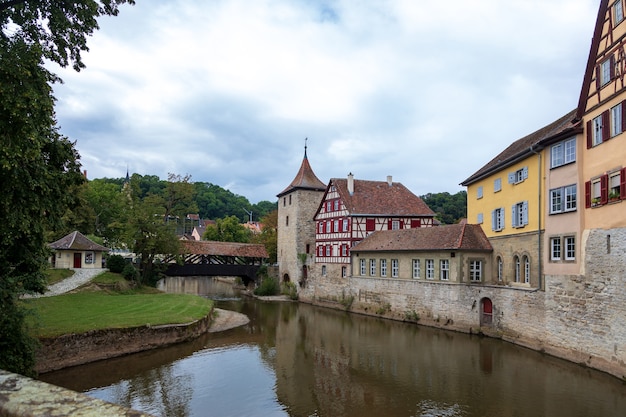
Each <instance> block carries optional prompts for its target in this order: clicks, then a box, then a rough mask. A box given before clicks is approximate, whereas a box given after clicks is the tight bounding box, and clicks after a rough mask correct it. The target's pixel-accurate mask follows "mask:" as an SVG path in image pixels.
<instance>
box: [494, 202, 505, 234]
mask: <svg viewBox="0 0 626 417" xmlns="http://www.w3.org/2000/svg"><path fill="white" fill-rule="evenodd" d="M502 229H504V208H503V207H500V208H497V209H495V210H494V211H492V212H491V230H493V231H494V232H499V231H500V230H502Z"/></svg>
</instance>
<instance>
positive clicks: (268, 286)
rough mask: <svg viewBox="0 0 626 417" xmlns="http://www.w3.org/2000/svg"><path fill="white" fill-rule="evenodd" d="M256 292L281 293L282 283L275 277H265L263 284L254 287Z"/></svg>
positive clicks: (266, 293)
mask: <svg viewBox="0 0 626 417" xmlns="http://www.w3.org/2000/svg"><path fill="white" fill-rule="evenodd" d="M254 294H255V295H258V296H268V295H278V294H280V284H279V283H278V280H277V279H276V278H274V277H270V276H265V277H263V279H262V281H261V284H260V285H259V286H258V287H257V288H255V289H254Z"/></svg>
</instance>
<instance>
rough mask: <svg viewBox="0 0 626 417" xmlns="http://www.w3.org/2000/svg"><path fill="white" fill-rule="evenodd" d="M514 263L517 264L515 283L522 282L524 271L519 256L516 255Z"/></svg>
mask: <svg viewBox="0 0 626 417" xmlns="http://www.w3.org/2000/svg"><path fill="white" fill-rule="evenodd" d="M513 263H514V264H515V282H520V275H521V272H522V271H521V264H520V261H519V256H517V255H515V257H514V258H513Z"/></svg>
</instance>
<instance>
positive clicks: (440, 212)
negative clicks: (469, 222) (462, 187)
mask: <svg viewBox="0 0 626 417" xmlns="http://www.w3.org/2000/svg"><path fill="white" fill-rule="evenodd" d="M421 199H422V200H424V203H426V204H427V205H428V207H430V209H431V210H432V211H434V212H435V213H437V214H436V216H435V218H436V219H437V220H439V221H440V222H441V223H443V224H455V223H458V222H459V221H460V220H461V219H464V218H466V217H467V192H465V191H459V192H458V193H456V194H450V193H447V192H444V193H434V194H433V193H428V194H426V195H423V196H421Z"/></svg>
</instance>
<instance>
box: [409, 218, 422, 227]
mask: <svg viewBox="0 0 626 417" xmlns="http://www.w3.org/2000/svg"><path fill="white" fill-rule="evenodd" d="M421 226H422V220H420V219H413V220H411V229H415V228H417V227H421Z"/></svg>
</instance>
